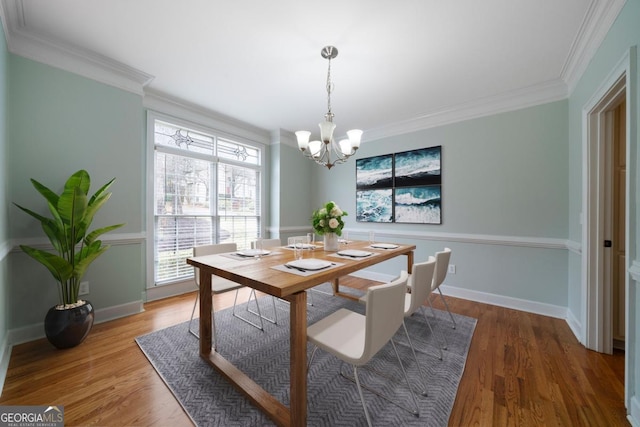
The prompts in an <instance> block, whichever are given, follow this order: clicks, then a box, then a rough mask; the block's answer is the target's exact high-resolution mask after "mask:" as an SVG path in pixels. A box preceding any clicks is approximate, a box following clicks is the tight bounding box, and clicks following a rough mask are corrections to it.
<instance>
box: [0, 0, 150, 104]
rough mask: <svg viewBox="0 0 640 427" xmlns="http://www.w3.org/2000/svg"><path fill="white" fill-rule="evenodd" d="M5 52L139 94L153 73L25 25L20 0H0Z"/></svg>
mask: <svg viewBox="0 0 640 427" xmlns="http://www.w3.org/2000/svg"><path fill="white" fill-rule="evenodd" d="M1 11H2V15H3V17H4V18H3V25H4V27H5V35H6V39H7V48H8V50H9V52H11V53H13V54H15V55H19V56H22V57H24V58H27V59H31V60H34V61H37V62H41V63H43V64H46V65H50V66H52V67H55V68H59V69H61V70H65V71H69V72H71V73H74V74H78V75H80V76H83V77H86V78H88V79H92V80H96V81H98V82H100V83H104V84H107V85H109V86H114V87H117V88H119V89H122V90H125V91H128V92H133V93H135V94H138V95H142V94H143V88H144V87H145V86H146V85H148V84H149V83H150V82H151V81H152V80H153V78H154V76H152V75H150V74H147V73H145V72H143V71H140V70H137V69H135V68H132V67H129V66H128V65H125V64H123V63H121V62H118V61H115V60H113V59H111V58H107V57H106V56H102V55H98V54H96V53H95V52H91V51H89V50H86V49H81V48H78V47H76V46H72V45H70V44H65V43H62V42H60V41H59V40H56V39H55V38H52V37H47V36H44V35H42V34H39V33H37V32H36V31H33V30H30V29H28V27H27V25H26V23H25V19H24V13H23V7H22V0H13V1H12V0H3V1H2V10H1Z"/></svg>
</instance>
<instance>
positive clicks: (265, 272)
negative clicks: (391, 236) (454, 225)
mask: <svg viewBox="0 0 640 427" xmlns="http://www.w3.org/2000/svg"><path fill="white" fill-rule="evenodd" d="M316 245H317V244H316ZM415 248H416V247H415V245H398V247H397V248H394V249H382V248H373V247H371V246H370V244H369V243H368V242H364V241H350V242H349V243H348V244H341V245H340V249H339V250H340V251H343V250H347V249H355V250H362V251H367V252H371V253H372V254H373V255H371V256H368V257H361V258H345V257H339V256H336V254H337V252H328V251H324V250H323V249H322V246H319V247H317V248H316V249H315V250H305V251H304V258H305V259H306V258H313V259H320V260H326V261H330V262H332V263H336V264H341V265H336V266H332V267H331V268H327V269H325V270H320V271H318V272H317V273H313V274H309V273H307V274H308V275H299V274H296V273H295V272H293V271H291V272H290V271H281V270H277V269H274V268H273V267H276V266H281V265H283V264H285V263H287V262H291V261H294V251H293V249H291V248H287V247H286V246H278V247H272V248H265V249H266V250H269V251H270V253H269V254H268V255H265V256H262V257H261V258H259V259H257V258H241V257H238V256H231V255H230V254H216V255H206V256H200V257H192V258H189V259H187V263H189V264H191V265H193V266H194V267H198V268H202V269H205V270H209V271H212V274H215V275H216V276H220V277H224V278H227V279H229V280H232V281H234V282H237V283H240V284H242V285H245V286H249V287H251V288H254V289H257V290H259V291H262V292H265V293H268V294H271V295H274V296H276V297H284V296H287V295H291V294H294V293H296V292H300V291H302V290H305V289H308V288H311V287H313V286H316V285H319V284H321V283H324V282H328V281H331V280H333V279H336V278H338V277H341V276H345V275H347V274H350V273H353V272H355V271H358V270H361V269H363V268H366V267H369V266H371V265H374V264H377V263H379V262H382V261H386V260H388V259H391V258H394V257H397V256H399V255H407V254H409V253H410V252H412V251H413V250H415Z"/></svg>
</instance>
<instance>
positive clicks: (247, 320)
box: [232, 289, 264, 332]
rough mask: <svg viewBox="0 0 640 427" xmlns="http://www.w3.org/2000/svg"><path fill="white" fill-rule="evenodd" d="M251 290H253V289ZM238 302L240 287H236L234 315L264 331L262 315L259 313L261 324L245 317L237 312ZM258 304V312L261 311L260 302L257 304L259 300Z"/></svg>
mask: <svg viewBox="0 0 640 427" xmlns="http://www.w3.org/2000/svg"><path fill="white" fill-rule="evenodd" d="M251 291H252V292H253V289H252V290H251ZM249 300H251V295H249ZM237 302H238V289H236V297H235V299H234V300H233V312H232V314H233V316H234V317H237V318H238V319H240V320H242V321H244V322H246V323H248V324H250V325H251V326H253V327H255V328H258V329H260V330H261V331H263V332H264V323H263V322H262V316H261V315H260V314H258V319H259V320H260V325H258V324H257V323H254V322H252V321H251V320H249V319H247V318H245V317H242V316H240V315H239V314H237V313H236V303H237ZM256 305H257V306H258V313H260V304H257V302H256Z"/></svg>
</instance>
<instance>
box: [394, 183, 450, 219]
mask: <svg viewBox="0 0 640 427" xmlns="http://www.w3.org/2000/svg"><path fill="white" fill-rule="evenodd" d="M394 192H395V196H394V199H393V207H394V211H395V216H394V219H395V222H397V223H412V224H442V208H441V197H442V188H441V186H440V185H427V186H423V187H398V188H395V189H394Z"/></svg>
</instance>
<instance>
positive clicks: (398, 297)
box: [307, 272, 419, 426]
mask: <svg viewBox="0 0 640 427" xmlns="http://www.w3.org/2000/svg"><path fill="white" fill-rule="evenodd" d="M406 287H407V273H406V272H405V273H404V274H401V275H400V277H399V278H398V279H397V280H395V281H393V282H391V283H386V284H383V285H377V286H372V287H370V288H369V289H367V307H366V314H365V315H362V314H359V313H356V312H353V311H351V310H347V309H345V308H341V309H339V310H337V311H335V312H334V313H332V314H330V315H328V316H327V317H325V318H323V319H321V320H320V321H318V322H316V323H314V324H313V325H311V326H309V327H308V329H307V340H308V341H309V342H310V343H311V344H313V345H314V346H315V348H314V350H313V353H312V354H311V357H310V358H309V366H311V363H312V362H313V358H314V356H315V354H316V350H317V349H318V348H320V349H322V350H324V351H326V352H328V353H331V354H333V355H334V356H335V357H337V358H338V359H340V360H342V361H343V362H346V363H349V364H351V365H352V366H353V375H354V379H355V383H356V386H357V389H358V394H359V395H360V401H361V402H362V407H363V409H364V414H365V417H366V419H367V424H368V425H369V426H371V418H370V416H369V412H368V411H367V405H366V403H365V401H364V396H363V394H362V387H361V384H360V378H359V376H358V368H359V367H362V366H364V365H365V364H366V363H367V362H369V361H370V360H371V359H372V358H373V357H374V356H375V355H376V354H377V353H378V351H380V349H382V347H384V346H385V345H386V344H387V343H389V341H390V342H391V344H392V346H393V350H394V352H395V354H396V357H397V359H398V363H399V365H400V368H401V369H402V373H403V375H404V379H405V381H406V383H407V387H408V389H409V390H411V386H410V384H409V378H408V376H407V373H406V371H405V369H404V366H403V364H402V360H401V358H400V355H399V354H398V349H397V348H396V345H395V343H394V342H393V336H394V335H395V333H396V332H397V331H398V329H399V328H400V326H402V322H403V319H404V301H405V297H404V295H405V294H406ZM409 394H410V395H411V398H412V399H413V403H414V405H415V409H407V408H405V407H404V406H403V405H401V404H400V403H398V402H395V401H393V400H391V399H390V398H388V397H386V396H382V395H381V397H383V398H385V399H386V400H388V401H390V402H392V403H393V404H395V405H397V406H398V407H400V408H402V409H405V410H407V411H409V412H410V413H412V414H413V415H415V416H419V409H418V402H417V401H416V398H415V396H414V394H413V393H411V392H410V393H409Z"/></svg>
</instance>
